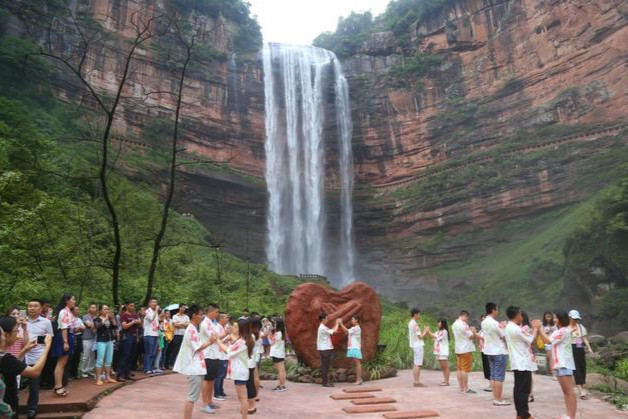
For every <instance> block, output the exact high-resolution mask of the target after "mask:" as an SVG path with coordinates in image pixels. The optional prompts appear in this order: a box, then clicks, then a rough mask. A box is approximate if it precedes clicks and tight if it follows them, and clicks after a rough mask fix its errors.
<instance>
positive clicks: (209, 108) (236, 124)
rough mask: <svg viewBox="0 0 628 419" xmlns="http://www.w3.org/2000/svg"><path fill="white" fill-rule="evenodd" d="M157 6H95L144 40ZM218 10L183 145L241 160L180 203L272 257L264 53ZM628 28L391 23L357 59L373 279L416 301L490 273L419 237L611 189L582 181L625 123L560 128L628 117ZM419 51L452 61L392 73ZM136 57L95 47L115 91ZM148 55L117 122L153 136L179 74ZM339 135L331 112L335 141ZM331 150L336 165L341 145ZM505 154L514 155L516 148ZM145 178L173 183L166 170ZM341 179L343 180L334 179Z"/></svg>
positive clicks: (356, 118) (192, 176) (358, 140)
mask: <svg viewBox="0 0 628 419" xmlns="http://www.w3.org/2000/svg"><path fill="white" fill-rule="evenodd" d="M145 5H146V2H145V1H143V0H92V1H91V2H90V7H91V11H92V13H93V16H94V18H95V19H96V20H99V21H101V22H104V24H105V25H107V27H109V28H112V29H116V30H117V31H118V34H119V35H120V36H121V37H122V39H129V38H130V37H131V36H132V32H131V31H130V30H129V27H130V25H129V24H130V23H131V21H132V17H133V16H134V14H136V13H138V11H140V10H142V11H143V10H144V9H143V8H144V7H145ZM153 12H154V10H153ZM204 22H205V25H206V28H207V29H214V30H213V31H212V35H211V36H212V44H213V46H214V48H215V49H216V51H218V52H220V53H222V54H224V56H223V59H216V60H213V61H212V62H211V63H210V64H208V65H207V66H206V68H204V69H203V70H202V71H200V72H195V73H194V74H193V75H192V77H190V79H189V80H188V85H187V86H186V90H185V97H184V102H185V107H184V110H183V117H182V128H183V138H182V142H183V145H184V147H185V148H186V149H187V152H188V153H190V154H193V155H195V156H196V157H197V158H198V159H201V160H202V159H205V160H213V161H219V162H226V166H228V170H213V169H212V170H210V169H207V168H206V167H205V166H202V165H199V166H198V167H196V168H195V169H194V170H187V171H186V173H185V174H184V175H183V179H184V184H183V187H182V188H181V190H180V191H179V192H178V194H177V196H176V198H175V206H176V207H177V208H178V209H180V210H182V211H185V212H190V213H192V214H194V215H195V216H197V217H199V218H200V219H201V220H202V221H203V222H204V223H205V224H206V225H207V226H208V227H209V228H210V229H211V230H213V231H215V232H217V234H219V235H221V237H223V239H224V240H223V241H226V242H227V245H228V247H229V250H230V251H233V252H234V253H237V254H240V255H243V254H244V253H245V240H246V241H247V242H250V248H251V253H252V254H253V255H254V256H255V257H256V258H257V259H258V260H260V261H261V260H263V247H264V236H265V235H264V232H265V209H266V203H265V197H266V195H265V187H264V183H263V175H264V135H265V132H264V96H263V95H264V92H263V73H262V63H261V56H260V55H259V54H249V55H244V56H238V57H235V60H232V59H231V58H232V56H231V52H232V50H233V46H232V44H233V42H232V35H231V33H232V31H230V28H233V24H232V23H230V22H227V21H224V20H221V19H220V18H218V19H210V18H206V19H205V21H204ZM627 23H628V2H625V1H617V0H570V1H562V0H459V1H458V2H456V4H455V6H453V7H452V8H449V9H446V10H444V11H443V12H442V13H441V14H440V15H438V16H433V17H431V18H430V19H428V20H425V21H419V22H417V23H415V24H414V25H413V26H412V27H411V30H410V33H408V34H407V37H408V39H409V40H410V44H409V47H407V46H406V48H400V47H399V46H397V44H398V43H397V42H396V41H397V40H396V39H395V36H394V35H393V34H392V33H388V32H383V33H378V34H375V35H373V36H372V37H371V39H369V40H368V41H367V42H366V43H365V45H364V47H363V49H362V51H361V52H360V53H359V54H357V55H355V56H352V57H349V58H347V59H346V60H344V61H343V67H344V69H345V72H346V74H347V76H348V79H349V82H350V97H351V100H352V109H353V124H354V137H353V154H354V158H355V166H354V169H355V179H356V192H355V230H356V243H357V247H358V252H359V254H360V263H359V265H360V269H361V271H360V275H359V277H360V278H361V279H363V280H365V281H366V282H368V283H370V284H371V285H373V286H374V287H375V288H376V289H377V290H378V291H379V292H381V293H384V294H386V295H388V296H391V297H393V298H396V299H399V300H405V301H408V302H412V303H428V302H433V301H435V300H439V299H443V298H448V297H455V296H457V295H459V294H460V293H463V292H468V290H469V289H472V288H473V286H474V284H473V283H468V282H467V283H463V282H461V283H453V284H452V283H450V284H447V286H446V287H444V286H443V283H442V282H441V280H440V279H439V278H438V277H437V276H435V275H433V274H432V273H430V272H429V269H431V268H433V267H435V266H438V265H439V264H441V263H443V262H446V261H456V260H464V258H465V257H467V256H468V255H469V253H470V251H471V249H470V247H473V246H474V244H473V243H472V244H470V245H469V246H466V247H460V246H455V245H451V246H447V247H445V248H440V249H439V250H438V251H437V252H431V253H429V252H421V251H419V250H417V248H416V241H417V240H423V239H430V240H432V239H433V238H434V237H444V238H447V237H454V236H455V235H456V234H458V233H461V232H465V231H469V230H472V229H474V228H478V227H479V228H484V227H490V226H495V225H499V224H500V223H502V222H504V221H506V220H509V219H514V218H518V217H526V216H530V215H534V214H538V213H541V212H543V211H547V210H549V209H552V208H558V207H561V206H564V205H568V204H570V203H573V202H577V201H579V200H581V199H583V198H584V197H586V196H587V195H588V194H589V193H590V191H592V190H595V189H596V188H598V187H599V186H600V182H603V181H604V179H598V180H597V181H591V182H588V183H582V182H580V179H581V176H583V175H584V174H587V173H590V172H591V171H595V170H596V169H595V168H596V167H598V166H599V165H604V167H611V166H614V165H617V164H618V161H617V159H613V158H612V151H613V150H615V149H617V148H620V147H623V146H625V142H626V141H627V140H628V139H627V138H626V135H625V132H624V131H622V130H621V129H615V130H614V131H612V132H611V133H610V134H608V133H607V134H608V135H607V134H600V133H597V134H595V133H594V134H590V135H588V134H587V135H584V136H583V137H579V138H575V139H567V141H563V142H560V143H555V142H553V141H555V140H556V139H558V138H562V137H564V136H566V135H570V134H573V133H574V132H583V133H587V132H590V131H596V132H598V131H600V129H601V128H606V127H607V126H612V125H617V124H623V123H625V120H626V117H627V115H626V109H628V108H627V105H628V95H627V92H628V77H626V76H625V74H626V68H627V66H628V27H627V26H628V25H627ZM14 26H15V27H16V28H17V29H15V28H14V31H16V32H19V25H14ZM62 47H63V45H60V48H62ZM413 54H415V55H416V54H419V55H420V56H421V57H426V56H428V57H437V58H438V59H437V60H435V61H434V62H432V64H430V65H427V66H426V68H425V69H423V70H424V71H422V73H421V76H420V77H417V78H405V79H403V80H401V81H400V80H395V78H394V77H393V76H392V75H391V74H392V71H391V70H393V69H395V68H398V67H399V66H401V65H403V63H405V62H408V60H411V56H412V55H413ZM224 57H226V58H224ZM122 58H123V56H122V48H116V47H115V46H112V47H111V48H110V50H107V51H102V52H98V53H95V54H94V55H92V56H90V57H89V59H88V62H87V65H88V66H89V73H90V75H91V76H90V77H91V79H92V81H94V83H95V84H96V86H97V87H98V88H99V89H102V90H103V91H108V92H112V91H113V89H114V88H115V85H116V84H115V80H116V77H117V76H116V74H118V72H119V71H118V70H119V66H120V63H121V62H122V61H123V59H122ZM133 66H134V68H133V72H132V77H131V79H130V82H129V83H128V84H127V85H126V86H125V90H124V93H125V96H126V97H129V98H131V99H134V100H129V101H127V102H125V103H123V104H122V107H123V109H122V112H121V113H120V115H122V117H121V118H119V119H118V120H117V121H116V124H115V129H116V132H117V134H118V135H119V136H120V137H125V138H135V137H138V138H139V137H142V133H143V132H144V133H145V132H146V131H147V130H148V129H149V128H150V126H151V124H153V123H154V121H155V120H158V119H163V118H171V116H172V109H173V108H174V102H173V97H172V95H170V94H168V92H172V91H174V90H173V89H175V84H174V81H173V77H172V74H171V73H170V72H169V70H168V68H167V67H166V66H164V65H162V64H161V58H160V55H159V53H158V51H157V50H156V49H155V48H149V47H147V48H142V49H141V50H140V51H139V54H138V58H137V60H135V61H134V63H133ZM59 90H60V95H61V97H64V98H67V99H69V100H77V99H78V98H77V97H76V95H75V92H74V88H73V86H71V85H69V84H62V83H61V84H60V85H59ZM147 92H164V93H163V94H151V95H148V96H146V93H147ZM140 99H141V100H140ZM565 126H566V127H567V128H566V129H565V128H561V129H558V128H560V127H565ZM548 127H549V128H548ZM553 127H554V128H555V129H554V128H553ZM556 127H558V128H556ZM569 127H571V128H569ZM334 135H335V126H331V125H330V126H329V127H328V129H327V131H326V138H328V139H330V138H332V137H333V136H334ZM327 147H328V153H329V156H330V158H329V161H330V163H329V165H330V167H331V166H333V165H334V154H335V141H328V145H327ZM491 152H497V154H495V153H493V154H491ZM504 152H509V153H512V154H509V155H508V156H510V157H508V158H506V157H504V156H506V155H507V154H504ZM609 152H610V155H611V157H608V156H609ZM543 153H545V154H543ZM604 153H606V154H604ZM601 155H604V156H605V157H600V156H601ZM478 173H479V174H478ZM132 175H133V176H134V177H137V178H138V179H142V180H148V181H150V182H153V183H156V184H159V183H160V182H161V180H159V179H158V176H156V175H155V174H146V173H133V174H132ZM243 175H244V176H243ZM153 177H154V178H153ZM328 186H329V187H330V189H333V187H334V180H333V179H332V180H331V181H330V183H329V185H328ZM337 200H338V198H337V191H333V190H330V192H329V197H328V202H329V203H330V206H331V208H330V209H329V211H330V217H331V218H333V217H335V216H336V213H337V208H336V202H337ZM477 245H478V246H481V245H482V244H477ZM426 272H427V273H426Z"/></svg>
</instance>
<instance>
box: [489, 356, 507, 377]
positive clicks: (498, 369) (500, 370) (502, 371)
mask: <svg viewBox="0 0 628 419" xmlns="http://www.w3.org/2000/svg"><path fill="white" fill-rule="evenodd" d="M487 357H488V362H489V363H490V364H491V381H499V382H502V383H503V382H504V380H505V379H506V364H507V363H508V356H507V355H487Z"/></svg>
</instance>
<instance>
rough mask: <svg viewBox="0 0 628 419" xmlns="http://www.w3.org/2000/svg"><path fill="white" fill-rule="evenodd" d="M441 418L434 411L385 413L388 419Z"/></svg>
mask: <svg viewBox="0 0 628 419" xmlns="http://www.w3.org/2000/svg"><path fill="white" fill-rule="evenodd" d="M437 416H440V415H439V414H438V412H435V411H433V410H404V411H400V412H390V413H384V417H385V418H386V419H422V418H435V417H437Z"/></svg>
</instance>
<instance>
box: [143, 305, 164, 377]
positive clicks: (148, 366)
mask: <svg viewBox="0 0 628 419" xmlns="http://www.w3.org/2000/svg"><path fill="white" fill-rule="evenodd" d="M163 317H164V315H163V312H161V310H160V308H159V306H158V305H157V299H155V298H154V297H153V298H151V299H150V301H149V303H148V308H147V309H146V315H145V316H144V372H145V373H146V374H148V375H151V374H153V373H161V372H163V371H161V370H159V369H156V370H154V369H153V365H154V364H155V357H156V356H157V348H158V345H159V320H163Z"/></svg>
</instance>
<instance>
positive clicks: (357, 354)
mask: <svg viewBox="0 0 628 419" xmlns="http://www.w3.org/2000/svg"><path fill="white" fill-rule="evenodd" d="M347 358H355V359H362V351H361V350H359V349H349V350H347Z"/></svg>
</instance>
